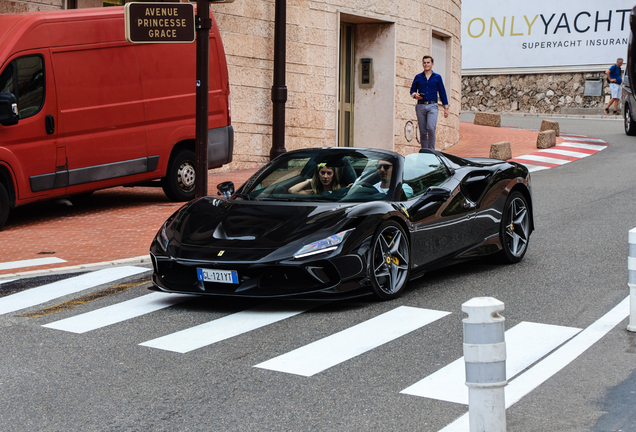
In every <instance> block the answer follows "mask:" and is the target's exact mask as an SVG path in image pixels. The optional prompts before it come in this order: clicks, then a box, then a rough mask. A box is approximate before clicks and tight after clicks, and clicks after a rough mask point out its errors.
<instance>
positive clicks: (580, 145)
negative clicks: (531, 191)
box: [510, 135, 608, 172]
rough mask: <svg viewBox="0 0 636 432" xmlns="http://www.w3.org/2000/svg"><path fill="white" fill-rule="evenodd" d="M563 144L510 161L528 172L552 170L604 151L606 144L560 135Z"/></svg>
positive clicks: (594, 140)
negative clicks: (524, 167) (525, 168)
mask: <svg viewBox="0 0 636 432" xmlns="http://www.w3.org/2000/svg"><path fill="white" fill-rule="evenodd" d="M561 138H563V139H564V142H563V143H561V144H559V145H557V146H554V147H551V148H549V149H545V150H539V151H536V152H534V153H531V154H528V155H524V156H519V157H515V158H512V159H510V160H511V161H513V162H518V163H520V164H522V165H525V166H526V167H527V168H528V170H529V171H530V172H534V171H540V170H544V169H549V168H554V167H557V166H561V165H565V164H567V163H570V162H573V161H575V160H579V159H582V158H585V157H588V156H591V155H593V154H595V153H598V152H600V151H601V150H605V149H606V148H607V146H608V144H607V143H606V142H605V141H603V140H599V139H595V138H589V137H584V136H580V135H561Z"/></svg>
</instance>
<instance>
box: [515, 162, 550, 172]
mask: <svg viewBox="0 0 636 432" xmlns="http://www.w3.org/2000/svg"><path fill="white" fill-rule="evenodd" d="M517 163H521V162H517ZM521 165H524V166H525V167H526V168H528V172H535V171H543V170H547V169H550V167H546V166H540V165H530V164H521Z"/></svg>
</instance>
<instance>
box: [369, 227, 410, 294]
mask: <svg viewBox="0 0 636 432" xmlns="http://www.w3.org/2000/svg"><path fill="white" fill-rule="evenodd" d="M372 245H373V246H372V249H371V253H370V255H369V263H368V266H367V272H368V276H369V280H370V281H371V288H372V290H373V294H374V295H375V296H376V297H377V298H378V299H380V300H392V299H395V298H398V297H399V296H401V295H402V292H403V291H404V288H405V287H406V283H407V282H408V280H409V273H410V248H409V240H408V237H407V236H406V234H405V232H404V229H403V228H402V227H401V226H400V225H399V224H398V223H396V222H393V221H387V222H384V223H383V224H382V225H380V228H379V229H378V231H377V233H376V234H375V236H374V237H373V243H372Z"/></svg>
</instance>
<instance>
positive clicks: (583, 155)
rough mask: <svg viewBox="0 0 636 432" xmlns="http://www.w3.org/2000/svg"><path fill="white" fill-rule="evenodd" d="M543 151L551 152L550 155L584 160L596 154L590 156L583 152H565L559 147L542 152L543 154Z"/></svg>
mask: <svg viewBox="0 0 636 432" xmlns="http://www.w3.org/2000/svg"><path fill="white" fill-rule="evenodd" d="M543 151H545V152H549V153H556V154H560V155H563V156H571V157H576V158H584V157H588V156H592V154H594V153H592V154H590V153H581V152H575V151H570V150H564V149H561V148H559V147H558V146H557V147H551V148H549V149H546V150H542V152H543Z"/></svg>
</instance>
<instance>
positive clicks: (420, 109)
mask: <svg viewBox="0 0 636 432" xmlns="http://www.w3.org/2000/svg"><path fill="white" fill-rule="evenodd" d="M427 106H428V105H421V104H417V105H415V115H416V117H417V127H418V128H419V130H420V146H421V147H422V148H426V147H425V145H424V143H427V142H428V131H427V130H426V117H427V116H426V115H427V111H426V107H427Z"/></svg>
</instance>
